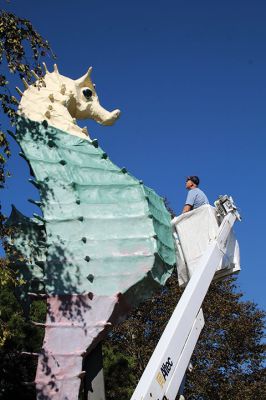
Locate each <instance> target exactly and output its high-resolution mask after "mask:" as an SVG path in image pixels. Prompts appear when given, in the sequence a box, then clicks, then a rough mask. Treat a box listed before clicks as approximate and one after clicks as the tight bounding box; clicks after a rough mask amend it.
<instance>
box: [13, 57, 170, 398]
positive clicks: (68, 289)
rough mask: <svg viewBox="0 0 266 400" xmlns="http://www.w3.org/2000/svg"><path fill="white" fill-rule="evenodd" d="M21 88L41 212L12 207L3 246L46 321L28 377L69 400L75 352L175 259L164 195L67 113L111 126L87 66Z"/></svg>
mask: <svg viewBox="0 0 266 400" xmlns="http://www.w3.org/2000/svg"><path fill="white" fill-rule="evenodd" d="M44 67H45V75H44V77H43V78H39V77H38V76H37V75H36V74H34V73H33V75H34V76H35V78H36V82H35V83H34V84H32V85H29V84H28V83H27V82H26V81H24V85H25V88H26V90H25V91H24V92H23V93H22V92H20V91H19V92H20V94H21V96H22V98H21V102H20V105H19V110H18V114H19V116H18V121H17V131H16V136H15V138H16V140H17V142H18V143H19V145H20V147H21V149H22V156H23V157H24V158H25V159H26V160H27V162H28V163H29V165H30V169H31V173H32V175H33V176H34V179H33V180H31V181H32V183H33V184H34V185H35V186H36V187H37V188H38V190H39V193H40V201H34V200H31V201H32V202H33V203H35V204H37V205H38V206H39V207H40V208H41V211H42V215H37V214H34V217H33V218H27V217H25V216H23V215H22V214H21V213H20V212H19V211H17V210H16V209H15V207H13V210H12V213H11V215H10V218H9V221H8V223H9V224H10V225H13V226H16V228H17V229H15V231H14V234H13V237H12V240H11V243H12V244H13V246H14V248H15V249H16V250H17V251H19V252H20V253H21V254H22V255H23V256H24V259H25V260H26V262H25V263H24V264H23V265H21V264H20V265H19V270H20V272H21V274H22V275H23V277H24V280H25V281H26V284H25V290H26V292H27V295H30V296H33V297H36V296H44V297H46V299H47V300H46V301H47V317H46V322H45V324H44V326H45V337H44V342H43V348H42V351H41V352H40V354H39V356H38V366H37V372H36V378H35V384H36V389H37V398H38V399H39V400H41V399H42V400H43V399H47V400H48V399H49V400H59V399H65V400H67V399H68V400H74V399H78V392H79V387H80V378H81V375H82V361H83V357H84V355H85V354H86V352H87V353H88V352H89V351H90V349H92V348H93V347H94V346H95V345H96V344H97V343H98V342H99V341H100V340H101V338H102V337H103V335H104V334H105V332H106V331H107V329H108V327H109V325H111V324H113V323H116V322H117V321H118V320H119V319H120V318H121V317H123V316H124V315H125V314H126V312H127V311H128V310H129V309H130V308H131V307H133V306H134V305H136V304H138V303H139V302H140V301H141V300H142V299H144V298H147V297H148V296H149V295H150V294H151V293H152V291H153V290H154V289H156V288H157V287H159V285H163V284H164V283H165V281H166V279H167V278H168V277H169V276H170V274H171V272H172V269H173V265H174V264H175V261H176V258H175V247H174V241H173V236H172V227H171V222H170V221H171V219H170V215H169V213H168V211H167V210H166V208H165V206H164V202H163V199H162V198H160V197H159V196H158V195H157V194H156V193H155V192H154V191H153V190H151V189H149V188H147V187H146V186H145V185H144V184H143V182H142V181H140V180H138V179H136V178H134V177H133V176H132V175H130V174H129V173H128V172H127V171H126V169H125V168H119V167H117V166H116V165H114V164H113V163H112V162H111V161H110V159H109V158H108V156H107V154H106V153H105V152H104V151H103V150H102V149H101V148H100V147H99V146H98V142H97V140H96V139H95V140H91V139H90V137H89V136H88V132H87V130H86V129H84V128H83V129H81V128H80V127H79V126H78V125H77V123H76V119H84V118H91V119H94V120H95V121H97V122H99V123H101V124H104V125H111V124H113V123H114V122H115V121H116V120H117V118H118V117H119V114H120V111H119V110H114V111H112V112H108V111H107V110H105V109H104V108H102V107H101V106H100V104H99V100H98V97H97V94H96V91H95V85H94V84H93V83H92V81H91V77H90V75H91V68H90V69H89V70H88V72H87V73H86V74H85V75H84V76H83V77H82V78H80V79H78V80H72V79H69V78H67V77H64V76H63V75H61V74H60V73H59V72H58V69H57V66H56V65H55V67H54V71H53V72H49V71H48V70H47V68H46V66H45V65H44Z"/></svg>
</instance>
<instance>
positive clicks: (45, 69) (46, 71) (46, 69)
mask: <svg viewBox="0 0 266 400" xmlns="http://www.w3.org/2000/svg"><path fill="white" fill-rule="evenodd" d="M42 65H43V67H44V71H45V73H46V74H48V73H49V71H48V68H47V66H46V64H45V62H43V63H42Z"/></svg>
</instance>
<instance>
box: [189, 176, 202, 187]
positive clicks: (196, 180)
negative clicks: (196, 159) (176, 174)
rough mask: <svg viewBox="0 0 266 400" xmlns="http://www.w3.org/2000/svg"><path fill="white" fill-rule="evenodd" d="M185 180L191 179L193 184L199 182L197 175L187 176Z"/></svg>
mask: <svg viewBox="0 0 266 400" xmlns="http://www.w3.org/2000/svg"><path fill="white" fill-rule="evenodd" d="M187 181H192V182H193V183H195V185H197V186H198V184H199V183H200V180H199V177H198V176H195V175H193V176H188V177H187Z"/></svg>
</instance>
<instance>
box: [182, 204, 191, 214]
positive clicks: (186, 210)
mask: <svg viewBox="0 0 266 400" xmlns="http://www.w3.org/2000/svg"><path fill="white" fill-rule="evenodd" d="M191 210H192V206H191V205H190V204H185V205H184V208H183V211H182V214H184V213H186V212H189V211H191Z"/></svg>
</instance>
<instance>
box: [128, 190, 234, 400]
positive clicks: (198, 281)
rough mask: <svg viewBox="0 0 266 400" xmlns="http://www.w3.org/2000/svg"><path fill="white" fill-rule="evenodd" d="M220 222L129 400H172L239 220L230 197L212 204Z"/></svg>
mask: <svg viewBox="0 0 266 400" xmlns="http://www.w3.org/2000/svg"><path fill="white" fill-rule="evenodd" d="M215 206H216V210H217V215H218V217H219V218H220V219H222V218H223V219H222V222H221V224H220V227H219V230H218V234H217V237H216V238H215V239H214V240H212V241H210V243H209V244H208V246H207V249H206V251H205V253H204V254H203V256H202V257H201V258H200V260H199V264H198V266H197V268H196V270H195V273H194V274H193V275H192V277H191V279H190V281H189V282H188V284H187V286H186V289H185V290H184V292H183V295H182V296H181V299H180V300H179V302H178V304H177V306H176V308H175V310H174V312H173V314H172V316H171V318H170V320H169V322H168V324H167V326H166V328H165V330H164V332H163V334H162V336H161V338H160V340H159V342H158V344H157V346H156V348H155V350H154V352H153V354H152V356H151V358H150V361H149V362H148V364H147V367H146V369H145V370H144V372H143V374H142V377H141V379H140V381H139V383H138V385H137V387H136V389H135V391H134V393H133V395H132V397H131V400H152V399H153V400H175V399H176V396H177V393H178V390H179V387H180V385H181V382H182V379H183V377H184V374H185V371H186V369H187V366H188V364H189V360H190V358H191V355H192V353H193V350H194V348H195V345H196V343H197V340H198V337H199V334H200V332H201V330H202V328H203V326H204V318H203V313H202V310H201V305H202V302H203V300H204V298H205V295H206V293H207V291H208V289H209V286H210V284H211V282H212V279H213V277H214V274H215V271H216V268H217V266H218V265H219V262H220V261H221V259H222V257H223V255H224V252H225V247H226V241H227V238H228V235H229V233H230V231H231V229H232V226H233V225H234V222H235V221H236V219H238V220H240V219H241V218H240V215H239V213H238V211H237V208H236V206H235V205H234V201H233V199H232V198H231V197H229V196H227V195H225V196H220V197H219V199H218V200H217V201H216V202H215Z"/></svg>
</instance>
